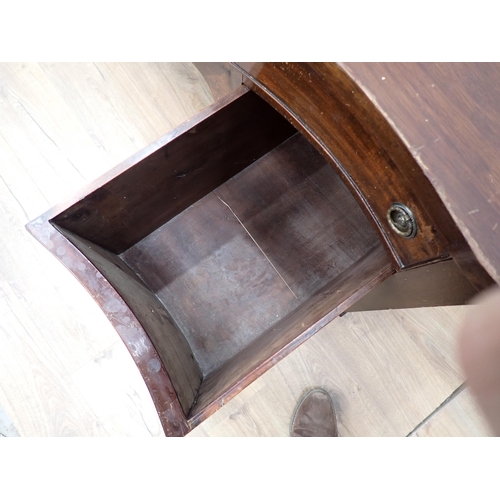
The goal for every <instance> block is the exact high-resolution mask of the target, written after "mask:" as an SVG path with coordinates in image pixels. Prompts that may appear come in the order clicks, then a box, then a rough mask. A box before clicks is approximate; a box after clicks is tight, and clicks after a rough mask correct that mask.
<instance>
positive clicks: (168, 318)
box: [51, 90, 392, 422]
mask: <svg viewBox="0 0 500 500" xmlns="http://www.w3.org/2000/svg"><path fill="white" fill-rule="evenodd" d="M51 223H52V224H53V225H54V226H55V227H56V228H57V229H58V230H59V231H60V232H62V233H63V234H64V235H65V236H66V238H68V239H69V240H70V241H71V242H72V243H73V244H74V245H75V246H77V247H78V248H79V250H80V251H81V252H82V253H84V254H85V255H86V256H87V258H88V259H89V260H91V261H92V262H93V263H94V265H95V266H96V267H97V268H98V269H99V270H100V272H101V273H102V274H103V275H104V276H106V278H107V279H108V280H109V282H110V283H111V284H112V285H113V286H114V287H115V289H116V290H117V291H118V292H119V294H120V295H121V296H122V297H123V299H124V300H125V302H126V303H127V305H128V306H129V307H130V309H131V310H132V311H133V313H134V314H135V316H136V317H137V319H138V320H139V321H140V322H141V324H142V325H143V327H144V329H145V330H146V332H147V333H148V336H149V337H150V338H151V340H152V342H153V344H154V345H155V348H156V349H157V351H158V354H159V355H160V357H161V359H162V361H163V364H164V366H165V368H166V370H167V371H168V373H169V376H170V378H171V380H172V383H173V385H174V387H175V390H176V392H177V395H178V398H179V401H180V403H181V405H182V408H183V410H184V412H185V414H186V416H187V417H188V418H190V419H192V421H193V422H196V421H198V420H200V419H202V418H203V416H204V415H206V414H207V412H209V411H212V410H211V408H213V407H214V405H220V404H223V403H224V398H226V399H227V398H228V397H230V396H231V395H232V394H235V393H236V392H238V391H239V390H241V388H242V387H243V386H244V385H245V384H247V383H249V381H251V380H252V379H253V378H255V377H257V376H258V375H259V374H260V373H261V372H262V371H264V370H266V369H267V368H269V367H270V366H272V364H273V363H275V362H276V361H277V360H278V359H280V357H282V356H284V355H285V354H286V353H287V352H289V351H290V350H291V349H293V347H294V346H295V345H298V343H300V342H302V341H303V340H305V338H307V337H308V336H310V335H312V334H313V333H314V332H315V331H317V330H318V329H319V328H321V327H322V326H323V325H324V324H326V323H327V322H328V321H330V320H331V319H333V318H334V317H335V316H336V315H338V314H340V313H341V312H342V311H343V310H345V309H347V308H348V307H349V306H350V305H351V303H352V302H353V301H354V300H355V299H356V298H357V297H359V296H361V295H362V294H363V293H365V292H367V291H369V289H370V288H371V287H373V286H374V285H375V284H376V283H378V282H380V281H381V280H383V279H384V278H385V277H387V276H388V275H389V274H390V273H391V272H392V267H391V265H390V261H389V258H388V256H387V255H386V252H385V251H384V249H383V248H382V245H381V243H380V240H379V238H378V236H377V234H376V233H375V231H374V230H373V229H372V226H371V224H370V223H369V222H368V220H367V219H366V217H365V215H364V214H363V212H362V211H361V209H360V208H359V206H358V204H357V203H356V201H355V200H354V198H353V196H352V195H351V193H350V192H349V191H348V190H347V188H346V187H345V185H344V184H343V182H342V181H341V179H340V178H339V177H338V175H337V174H336V173H335V171H334V170H333V168H332V167H331V166H330V164H328V163H327V162H326V161H325V160H324V159H323V157H322V156H321V155H320V154H319V153H318V152H317V151H316V150H315V149H314V148H313V147H312V146H311V145H310V144H309V143H308V142H307V141H306V140H305V139H304V138H303V137H302V136H301V135H300V134H299V133H297V132H296V130H295V129H293V127H292V126H291V125H290V124H289V123H288V122H287V121H286V120H285V119H284V118H282V117H281V116H280V115H279V114H278V113H277V112H276V111H274V110H273V109H272V108H271V107H270V106H269V105H268V104H267V103H265V102H264V101H263V100H261V99H260V98H259V97H258V96H256V95H255V94H253V93H252V92H245V91H241V90H240V91H238V92H236V93H235V94H234V95H233V96H232V97H230V98H228V99H227V100H226V101H224V102H222V103H218V107H217V109H216V110H215V111H214V112H213V113H211V114H209V115H208V116H205V117H203V119H202V120H201V119H200V120H198V121H196V120H195V121H194V122H193V123H191V124H187V125H186V126H185V127H184V128H182V130H178V131H176V132H175V133H173V134H171V136H170V137H169V138H168V140H166V141H165V144H163V145H161V146H160V147H159V148H158V149H157V150H156V151H155V152H153V153H152V154H150V155H147V156H146V157H145V158H143V159H141V160H140V161H138V162H137V163H136V164H134V165H132V166H131V167H130V168H127V169H126V170H124V171H123V172H121V173H120V174H119V175H117V176H116V177H114V178H112V179H111V180H109V181H107V182H106V183H104V184H103V185H102V186H100V187H99V188H97V189H96V190H95V191H94V192H92V193H91V194H90V195H88V196H86V197H84V198H83V199H82V200H80V201H79V202H77V203H75V204H74V205H72V206H71V207H70V208H68V209H67V210H65V211H64V212H62V213H61V214H59V215H58V216H56V217H54V218H53V219H52V220H51ZM121 333H122V334H125V332H121Z"/></svg>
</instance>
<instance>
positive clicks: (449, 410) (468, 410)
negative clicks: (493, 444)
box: [410, 389, 493, 437]
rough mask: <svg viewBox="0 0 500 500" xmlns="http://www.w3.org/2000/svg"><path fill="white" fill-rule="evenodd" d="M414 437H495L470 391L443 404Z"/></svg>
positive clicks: (465, 391)
mask: <svg viewBox="0 0 500 500" xmlns="http://www.w3.org/2000/svg"><path fill="white" fill-rule="evenodd" d="M410 436H412V437H488V436H493V434H492V433H491V431H490V429H489V428H488V426H487V423H486V420H485V419H484V417H483V415H482V414H481V412H480V410H479V408H478V406H477V405H476V403H475V401H474V400H473V398H472V396H471V395H470V392H469V390H468V389H465V390H463V391H462V392H460V393H459V394H457V395H456V396H455V397H454V398H453V399H451V400H450V401H448V402H446V403H445V404H443V406H442V407H441V408H440V410H439V412H437V413H436V414H434V415H431V416H430V418H429V419H428V420H426V421H425V423H424V424H423V425H422V426H421V427H419V428H418V429H417V430H416V431H415V432H413V433H411V435H410Z"/></svg>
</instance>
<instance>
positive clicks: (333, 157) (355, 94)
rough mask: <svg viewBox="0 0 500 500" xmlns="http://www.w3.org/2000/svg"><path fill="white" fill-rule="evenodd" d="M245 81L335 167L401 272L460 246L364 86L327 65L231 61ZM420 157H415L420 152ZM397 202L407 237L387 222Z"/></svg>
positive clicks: (453, 229)
mask: <svg viewBox="0 0 500 500" xmlns="http://www.w3.org/2000/svg"><path fill="white" fill-rule="evenodd" d="M235 66H236V67H237V68H239V69H240V70H241V71H242V72H243V73H244V75H245V76H246V78H245V84H247V85H248V86H250V88H252V89H253V90H254V91H255V92H257V93H259V95H261V97H263V98H264V99H266V100H267V101H268V102H269V103H270V104H271V105H273V106H274V107H275V108H276V109H278V110H279V111H280V112H281V113H282V114H283V115H284V116H286V117H287V118H288V119H289V120H290V121H291V123H293V124H294V126H295V127H296V128H297V129H298V130H300V131H301V132H302V133H303V134H304V136H306V137H307V138H308V139H309V140H310V141H311V142H312V143H313V144H315V146H316V147H317V149H318V150H319V151H321V152H322V154H323V155H324V157H325V158H327V159H328V161H330V162H331V164H332V165H334V166H335V168H337V169H338V172H339V174H340V175H341V176H342V177H343V179H344V181H345V182H346V185H347V186H348V187H349V188H350V189H351V191H352V193H353V195H354V196H356V197H357V199H358V200H359V203H360V205H361V206H362V207H363V209H364V210H365V213H366V214H367V215H368V216H369V217H370V218H371V219H372V220H373V224H374V225H375V227H377V229H378V230H379V231H380V234H381V236H382V238H383V241H384V242H385V244H386V245H387V248H388V249H389V251H390V252H391V254H392V256H393V258H394V261H395V264H396V266H397V267H399V268H410V267H414V266H418V265H421V264H423V263H429V262H433V261H439V260H441V259H444V258H448V257H449V253H450V248H455V247H460V246H462V247H463V246H464V245H465V242H464V240H463V238H462V236H461V234H460V232H459V231H458V230H457V229H456V226H455V224H454V223H453V221H452V219H451V217H450V216H449V214H448V212H447V211H446V209H445V207H444V205H443V204H442V202H441V200H440V199H439V197H438V195H437V194H436V192H435V190H434V189H433V187H432V185H431V184H430V182H429V181H428V179H427V178H426V176H425V175H424V174H423V172H422V170H421V169H420V168H419V167H418V165H417V164H416V162H415V160H414V158H413V156H412V154H411V153H410V151H409V150H408V148H407V147H406V145H405V144H404V143H403V141H402V140H401V138H400V137H399V136H398V135H397V134H396V133H395V132H394V131H393V130H392V128H391V127H390V125H389V123H388V121H387V119H386V118H385V117H383V116H382V115H381V114H380V113H379V112H378V110H377V109H376V108H375V106H374V105H373V103H372V102H371V101H370V100H369V99H368V97H367V96H366V94H365V93H364V92H363V91H362V89H361V88H360V87H359V86H358V85H357V83H356V82H354V81H353V80H352V79H351V78H350V77H349V76H348V75H347V73H346V72H344V70H343V69H342V68H341V67H340V66H338V65H336V64H333V63H332V64H330V63H318V64H315V63H236V64H235ZM417 153H418V152H415V154H417ZM395 202H399V203H402V204H404V205H405V206H406V207H408V208H409V209H410V211H411V212H412V214H413V215H414V218H415V221H416V224H417V227H418V231H417V233H416V235H415V236H414V237H412V238H406V237H403V236H401V235H400V234H397V233H396V232H395V231H394V229H393V228H392V227H391V225H390V224H389V222H388V216H387V214H388V210H389V208H390V207H391V205H392V204H393V203H395Z"/></svg>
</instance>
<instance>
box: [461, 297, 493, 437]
mask: <svg viewBox="0 0 500 500" xmlns="http://www.w3.org/2000/svg"><path fill="white" fill-rule="evenodd" d="M474 304H475V305H474V306H473V307H471V308H470V310H469V311H468V313H467V316H466V318H465V321H464V324H463V326H462V328H461V331H460V334H459V339H458V341H459V355H460V359H461V362H462V367H463V370H464V372H465V376H466V378H467V385H468V386H469V388H470V390H471V394H472V396H473V397H474V398H475V399H476V401H477V403H478V405H479V407H480V408H481V410H482V411H483V412H484V415H485V417H486V419H487V421H488V423H489V425H490V428H491V430H492V431H493V433H494V435H495V436H500V289H499V288H497V287H495V288H494V289H491V290H489V291H487V292H485V293H483V294H481V295H480V296H478V298H477V299H476V300H475V301H474Z"/></svg>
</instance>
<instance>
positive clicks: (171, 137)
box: [51, 87, 294, 253]
mask: <svg viewBox="0 0 500 500" xmlns="http://www.w3.org/2000/svg"><path fill="white" fill-rule="evenodd" d="M293 132H294V129H293V127H291V126H290V124H289V123H287V122H286V120H284V119H283V118H282V117H281V116H280V115H279V114H278V113H276V112H275V111H274V110H273V109H272V108H270V107H269V106H267V104H266V103H265V102H263V101H262V100H261V99H259V98H258V97H257V96H256V95H255V94H253V93H251V92H248V90H246V89H245V88H244V87H241V88H238V89H236V90H235V91H234V92H233V93H232V94H230V95H229V96H227V97H226V98H224V99H221V100H220V101H219V102H218V103H216V104H214V105H213V106H211V107H210V108H208V109H207V110H205V111H204V112H203V113H200V114H199V115H196V117H194V118H193V119H192V120H190V121H189V122H187V123H185V124H183V126H181V127H178V128H176V129H175V130H174V131H172V132H171V133H170V134H167V135H166V136H165V137H162V138H161V139H160V140H159V141H157V142H156V144H155V147H156V149H155V150H154V151H153V152H151V147H149V148H148V149H147V150H145V151H144V152H143V153H142V155H134V157H133V160H132V159H131V160H129V161H127V162H125V163H124V164H122V165H120V166H118V167H117V168H116V169H115V170H114V177H113V178H112V179H111V180H108V178H109V175H110V174H107V175H106V176H104V177H103V178H102V180H101V181H100V183H99V181H98V183H97V185H95V184H93V185H91V186H89V188H88V191H87V194H86V196H85V197H84V198H83V199H80V196H78V197H76V198H75V201H77V200H78V201H77V202H76V203H74V204H72V205H71V207H69V208H68V209H67V210H64V211H61V213H58V214H57V215H55V217H52V216H51V219H53V221H54V223H55V224H57V225H58V226H61V227H63V228H65V229H67V230H69V231H71V232H72V233H75V234H78V235H79V236H82V237H83V238H86V239H88V240H90V241H93V242H94V243H97V244H98V245H99V246H101V247H103V248H106V249H107V250H110V251H111V252H113V253H122V252H123V251H125V250H127V249H128V248H129V247H130V246H132V245H133V244H135V243H137V242H138V241H140V240H141V239H142V238H144V237H145V236H147V235H148V234H150V233H151V232H153V231H154V230H155V229H157V228H158V227H160V226H161V225H162V224H164V223H166V222H167V221H169V220H170V219H172V218H173V217H175V216H176V215H178V214H179V213H181V212H182V211H183V210H185V209H187V208H188V207H189V206H190V205H192V204H193V203H195V202H196V201H198V200H199V199H201V198H202V197H203V196H205V195H207V194H208V193H210V192H211V191H212V190H213V189H215V188H216V187H218V186H219V185H220V184H222V183H223V182H225V181H226V180H228V179H229V178H230V177H232V176H233V175H235V174H236V173H238V172H239V171H241V170H242V169H243V168H245V167H246V166H248V165H249V164H251V163H252V162H253V161H254V160H255V159H256V158H259V157H260V156H262V155H264V154H266V153H267V152H268V151H270V150H271V149H273V148H274V147H275V146H277V145H278V144H280V143H281V142H282V141H283V140H284V139H286V138H288V137H289V136H290V135H291V134H292V133H293ZM138 156H139V157H138ZM140 156H142V158H140ZM125 164H127V166H128V167H129V168H124V165H125ZM118 174H119V175H118Z"/></svg>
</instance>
